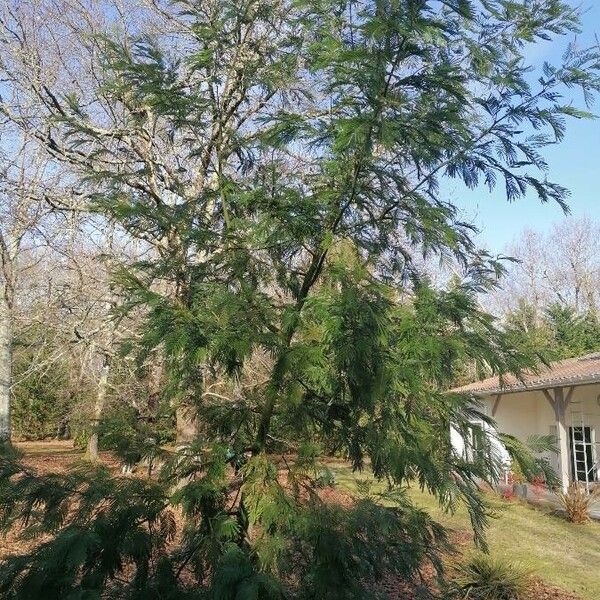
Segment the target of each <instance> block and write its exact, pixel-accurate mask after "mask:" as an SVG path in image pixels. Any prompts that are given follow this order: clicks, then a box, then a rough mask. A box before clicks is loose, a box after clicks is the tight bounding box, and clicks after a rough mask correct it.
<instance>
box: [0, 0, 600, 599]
mask: <svg viewBox="0 0 600 600" xmlns="http://www.w3.org/2000/svg"><path fill="white" fill-rule="evenodd" d="M155 6H157V7H158V8H157V10H158V11H159V14H160V15H161V16H162V17H164V19H165V22H167V23H168V24H169V27H168V28H165V29H160V28H158V29H153V31H152V32H144V31H141V32H139V31H138V32H137V33H136V35H134V36H132V35H130V34H129V32H127V31H124V32H123V31H122V30H121V31H120V30H119V29H118V28H117V27H115V28H113V29H115V30H116V33H109V31H110V29H109V28H108V27H106V29H105V33H104V35H101V36H95V37H94V38H93V42H90V46H93V48H94V52H93V53H90V55H92V56H96V55H98V56H99V58H98V59H97V60H96V62H95V63H94V70H93V73H94V75H95V78H96V81H95V82H92V85H91V87H90V88H89V89H86V90H83V91H82V90H80V89H79V88H78V87H75V88H72V89H71V88H70V87H69V85H68V82H67V83H66V84H65V85H64V86H62V87H61V88H56V87H54V86H53V85H51V84H48V85H47V84H46V83H44V82H40V71H39V69H38V68H37V65H36V70H35V76H32V75H31V73H29V71H30V65H29V64H28V63H27V61H24V60H23V59H22V58H19V57H22V56H27V55H28V54H27V53H26V52H25V53H24V52H23V47H25V48H27V44H28V38H27V36H26V35H22V33H21V32H22V31H28V27H27V26H26V25H24V26H18V23H19V19H18V18H16V17H14V16H11V18H12V19H15V18H16V21H17V24H16V25H14V24H10V23H9V24H8V25H7V26H6V31H7V33H8V34H7V36H6V47H5V49H4V52H6V56H4V58H3V61H4V65H5V79H6V80H7V82H8V83H7V85H9V84H10V85H12V86H14V89H16V90H17V92H16V93H15V94H14V96H13V97H12V98H13V99H12V100H11V102H5V103H4V105H3V111H4V113H5V115H7V117H8V118H10V119H12V120H13V121H14V122H15V123H17V124H21V125H22V126H24V123H23V120H24V118H25V117H24V112H23V110H22V109H21V105H25V106H30V105H31V103H32V102H33V103H37V104H38V105H39V106H40V112H39V113H36V118H37V119H39V125H37V124H36V123H33V124H32V123H30V122H28V123H27V125H28V126H32V125H33V127H38V128H37V129H36V131H37V138H38V139H39V140H40V143H41V144H43V145H45V146H46V147H47V148H48V151H49V152H50V153H52V155H53V156H54V157H56V159H57V160H60V161H63V162H64V164H67V165H69V166H70V168H72V169H73V173H74V174H76V175H77V176H78V177H79V184H78V186H77V193H78V195H79V197H80V198H82V199H83V200H84V202H85V203H86V204H87V205H89V206H91V207H93V209H94V210H95V211H98V212H99V213H101V214H102V215H105V216H106V217H107V218H108V219H110V220H113V221H115V222H117V223H118V224H120V226H121V227H122V228H123V230H124V231H125V232H126V233H127V235H129V236H131V237H132V238H135V239H137V240H139V243H140V244H142V243H143V244H147V246H148V248H150V249H151V251H150V252H149V254H148V255H147V256H146V257H144V258H142V259H141V260H136V261H130V262H129V263H128V264H125V265H123V268H122V269H119V271H118V273H117V274H116V275H117V281H118V283H119V285H120V286H122V288H123V289H124V290H127V292H128V294H129V297H130V298H131V302H130V305H131V307H134V306H142V307H143V309H144V311H145V312H146V315H147V318H146V320H145V323H144V326H143V328H142V329H141V331H140V338H139V339H135V340H134V344H133V345H134V349H135V351H136V352H137V354H138V357H139V360H141V361H143V360H144V359H145V357H146V356H147V355H148V353H150V352H156V351H159V352H161V353H162V354H163V356H164V357H165V369H166V372H167V375H168V377H169V381H170V385H169V391H170V393H171V395H172V397H174V398H176V399H178V400H183V401H184V402H185V403H186V404H188V405H193V406H195V407H196V410H197V420H198V421H199V422H200V424H201V427H200V428H199V429H198V435H197V436H196V438H195V439H194V440H192V442H191V443H190V444H188V445H186V446H184V447H183V448H181V449H180V451H179V452H177V453H176V455H175V456H173V457H172V459H171V460H167V462H166V465H165V467H164V468H163V470H162V471H161V477H160V478H159V479H158V480H157V481H142V480H137V479H136V480H126V481H122V480H119V479H118V478H113V477H110V476H109V474H108V473H107V472H106V471H103V470H102V469H101V468H98V469H96V470H94V471H91V472H85V471H75V472H73V473H70V474H67V475H65V476H64V477H60V476H52V477H47V478H44V477H37V476H35V475H34V474H31V473H29V472H27V471H26V470H23V468H22V467H20V466H19V465H18V462H15V461H14V460H13V459H11V458H7V459H6V460H5V461H4V463H3V471H2V472H1V473H0V475H1V476H2V477H3V478H4V480H5V481H6V480H10V481H11V482H12V485H2V486H0V490H2V495H1V497H0V503H1V505H2V508H3V511H4V515H3V516H4V518H3V519H2V523H3V524H5V527H8V526H9V525H10V524H11V523H13V522H14V521H15V520H16V519H19V518H24V517H25V515H27V516H28V521H27V523H28V527H29V528H34V529H35V528H37V529H36V531H40V530H41V531H47V530H51V531H52V532H53V533H54V536H53V538H52V539H51V540H50V541H48V542H44V543H42V544H41V545H40V547H39V548H38V549H37V550H36V551H34V552H32V553H30V554H25V555H23V556H18V557H15V558H12V559H8V560H7V561H5V563H4V565H3V569H2V572H1V573H0V589H2V590H6V591H7V593H10V594H12V597H14V598H25V597H27V598H38V597H39V598H41V597H44V598H59V597H60V598H63V597H68V595H69V594H74V593H77V594H79V595H81V594H82V593H84V594H85V593H89V594H92V595H96V596H102V595H104V596H105V597H112V598H118V597H122V598H142V597H152V596H159V597H161V596H163V597H170V598H184V597H190V598H206V597H208V598H223V599H225V598H227V599H229V598H231V599H233V598H332V599H337V598H339V599H345V598H364V597H367V596H369V597H370V596H371V595H372V591H371V588H367V587H366V586H370V585H371V583H372V581H373V579H374V578H376V577H378V576H381V575H382V574H383V573H384V572H391V573H397V574H399V575H402V576H403V577H406V578H410V577H413V576H414V575H415V574H416V573H417V571H418V569H419V565H420V564H421V562H422V560H423V559H425V558H429V559H430V560H432V561H434V564H435V565H436V566H437V567H438V568H440V569H441V563H440V561H439V552H440V550H441V548H443V546H444V545H445V543H446V535H445V532H444V530H443V528H442V527H440V526H439V525H438V524H436V523H434V522H433V521H432V520H431V519H430V517H429V516H428V515H427V514H425V513H423V512H422V511H420V510H418V509H417V508H416V507H414V506H412V505H411V503H410V502H409V500H408V499H407V497H406V495H405V494H404V492H403V487H404V486H405V485H407V484H408V483H409V482H411V481H416V482H418V484H419V485H420V486H421V487H423V488H425V489H427V490H429V491H430V492H431V493H433V494H434V495H435V496H436V497H437V498H438V499H439V501H440V504H441V505H442V506H443V507H444V508H446V509H448V510H451V509H453V508H454V507H455V506H456V504H457V503H458V502H464V503H466V505H467V508H468V509H469V512H470V515H471V519H472V523H473V527H474V530H475V532H476V534H477V535H478V539H479V540H481V537H480V536H481V534H482V529H483V527H484V525H485V522H486V511H485V504H484V501H483V498H482V496H481V494H480V492H479V488H478V483H477V481H478V479H480V478H482V479H484V480H488V481H493V480H494V479H495V477H497V474H498V471H497V469H498V465H497V464H496V463H495V461H494V460H493V457H491V456H489V455H488V453H483V455H485V457H487V458H485V460H478V461H475V462H473V463H469V462H466V461H465V460H464V458H463V457H461V456H457V455H456V454H455V453H454V452H453V450H452V448H451V445H450V441H449V433H448V432H449V429H450V425H451V424H452V425H454V426H455V427H457V428H458V429H459V430H461V431H467V430H468V429H469V428H470V424H469V423H470V419H471V418H472V417H473V416H474V415H476V414H478V412H477V411H476V410H474V409H472V408H471V406H470V404H469V399H468V398H464V397H460V396H457V395H453V394H448V393H445V389H446V388H447V387H448V385H449V384H450V382H451V381H452V380H453V378H454V375H455V373H456V369H457V367H458V366H459V365H460V364H462V363H464V362H465V361H472V362H473V363H474V364H475V365H476V366H477V368H478V370H479V372H481V373H490V372H491V373H498V372H507V371H511V372H519V371H520V370H521V369H522V368H525V367H528V366H532V365H533V361H532V359H531V358H530V357H529V356H528V355H526V354H524V353H520V352H518V351H515V349H514V348H513V347H512V346H511V344H510V340H509V338H508V336H507V335H506V334H505V333H504V332H502V331H500V330H499V329H498V328H497V327H496V325H495V323H494V320H493V319H492V318H491V317H490V316H489V315H487V314H485V313H483V312H482V311H481V310H479V309H478V307H477V303H476V301H475V297H474V295H475V292H477V291H481V290H484V289H487V288H489V287H490V285H492V281H493V280H494V278H495V277H496V276H497V274H498V273H499V272H500V271H501V270H502V267H501V265H499V264H498V263H497V262H495V261H494V260H492V259H491V258H490V257H488V256H486V255H485V254H482V253H480V252H477V250H476V248H475V246H474V244H473V242H472V240H471V229H470V227H469V226H468V225H466V224H464V223H461V222H460V221H459V220H458V216H457V210H456V208H455V207H454V206H453V205H452V204H450V203H448V202H447V201H445V199H444V197H443V196H442V195H441V193H440V191H439V182H440V180H441V179H443V178H444V177H454V178H459V179H461V180H462V181H463V182H464V183H465V184H466V185H468V186H471V187H475V186H477V185H478V184H479V183H485V184H487V185H489V186H491V187H493V186H494V185H495V184H496V181H497V180H499V181H501V182H502V184H503V185H504V186H505V188H506V195H507V198H508V200H514V199H516V198H519V197H521V196H523V195H524V194H525V193H526V191H527V190H529V189H532V190H533V191H534V192H535V193H537V194H538V196H539V198H540V200H541V201H543V202H547V201H556V202H559V203H561V204H564V203H565V200H566V195H567V194H566V190H564V189H563V188H561V187H560V186H559V185H557V184H554V183H552V182H550V181H549V180H548V179H547V177H546V174H545V173H544V170H545V163H544V161H543V159H542V157H541V156H540V154H539V152H540V148H543V147H544V146H545V145H547V144H549V143H553V142H555V141H559V140H560V138H561V137H562V134H563V128H564V123H563V118H564V117H566V116H576V117H583V116H586V114H587V113H585V112H584V111H578V110H577V109H575V108H573V106H572V105H571V103H570V102H568V101H566V100H564V101H563V100H562V99H561V95H560V93H561V89H562V88H563V87H564V86H568V87H573V86H580V87H581V88H582V89H583V91H584V93H585V94H586V96H591V95H593V93H594V92H595V91H596V90H597V89H598V86H599V81H598V79H597V67H598V56H597V54H596V53H595V51H587V50H584V51H577V50H576V49H575V48H573V47H571V48H570V49H569V52H568V53H567V55H566V58H565V64H564V65H561V66H560V67H558V68H554V67H551V66H549V65H544V68H543V72H542V73H541V75H540V78H539V80H538V82H537V83H536V84H535V86H534V84H530V83H529V82H528V81H526V79H525V76H526V72H527V67H526V65H525V63H524V61H523V55H522V52H523V47H524V45H526V44H527V43H531V42H534V41H536V40H539V39H545V38H547V37H548V36H552V35H560V34H564V33H567V32H569V31H572V30H574V29H575V28H576V23H577V12H576V11H574V10H573V9H571V8H569V7H568V6H566V5H564V4H563V3H561V2H557V1H554V0H552V1H550V0H548V1H544V0H539V1H529V0H527V1H524V2H504V1H502V0H498V1H491V2H485V3H469V2H465V1H462V2H457V3H438V2H426V1H419V2H415V1H414V0H406V1H400V2H397V3H385V2H375V3H370V2H364V3H362V2H360V3H355V2H352V3H341V4H340V3H338V2H329V1H327V0H325V1H324V2H320V3H314V2H294V3H287V2H260V3H256V2H253V1H247V2H242V3H240V2H235V3H230V2H227V1H226V2H223V1H219V2H212V1H210V0H209V1H208V2H202V3H196V2H192V1H185V2H180V3H178V5H177V7H176V8H172V7H171V8H166V7H162V5H158V4H156V5H155ZM107 14H108V15H109V16H110V11H108V12H107ZM9 21H10V19H9ZM119 31H120V33H119ZM15 38H16V42H15ZM83 38H85V36H82V39H83ZM14 44H17V45H18V46H20V47H21V50H20V54H19V53H14V54H10V55H9V52H10V48H11V46H12V45H14ZM90 46H88V47H90ZM19 61H20V62H19ZM23 72H25V73H29V75H28V76H22V73H23ZM50 83H51V82H50ZM531 128H533V129H536V130H541V131H542V132H545V133H541V132H538V133H536V134H535V135H530V129H531ZM540 171H541V173H540ZM419 254H426V255H427V254H436V255H442V256H443V255H451V256H453V257H454V258H455V259H456V260H457V261H459V263H460V264H461V265H462V268H463V275H464V279H463V281H461V282H456V283H454V284H453V285H452V286H450V287H449V288H448V289H447V290H435V289H432V286H430V285H429V284H428V282H427V279H426V278H423V277H421V276H420V273H419V271H418V269H417V268H416V266H415V261H413V255H419ZM257 357H267V358H265V360H263V361H262V363H261V372H263V373H264V374H265V377H264V378H256V381H254V382H253V383H254V385H247V384H246V385H240V383H239V382H240V381H243V382H247V380H248V371H249V370H250V369H251V368H255V367H256V362H255V361H256V358H257ZM255 371H256V369H255ZM216 381H218V382H219V383H218V386H217V385H215V382H216ZM215 390H218V391H215ZM231 391H236V392H237V395H236V396H234V394H232V393H229V392H231ZM222 392H223V393H222ZM481 418H483V419H485V417H484V416H482V415H481ZM467 437H468V436H465V438H467ZM324 450H326V451H328V452H330V453H331V452H335V453H338V454H340V455H342V456H343V457H344V458H347V459H348V460H349V461H350V462H351V464H352V465H353V467H354V468H355V469H359V470H360V469H369V470H370V471H371V472H372V474H373V476H374V478H375V479H377V480H380V481H383V482H386V483H387V484H388V489H387V490H386V491H385V492H383V493H382V494H371V495H367V496H366V497H365V498H363V499H359V500H357V501H356V502H355V503H354V504H353V505H352V506H351V507H349V508H343V507H340V506H335V505H331V504H329V503H327V502H324V501H323V500H322V499H321V496H320V494H319V490H318V480H319V473H320V470H321V469H322V466H321V465H320V459H321V457H322V456H323V451H324ZM19 474H20V476H18V475H19ZM530 475H531V473H530ZM33 507H35V510H33ZM173 510H180V511H181V513H182V514H183V518H184V521H185V527H184V528H183V531H182V535H181V536H179V537H177V538H175V533H176V525H175V523H174V518H173V512H172V511H173ZM184 573H185V575H186V577H182V574H184ZM190 581H191V582H192V583H191V584H188V583H187V582H190Z"/></svg>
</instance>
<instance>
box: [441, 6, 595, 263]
mask: <svg viewBox="0 0 600 600" xmlns="http://www.w3.org/2000/svg"><path fill="white" fill-rule="evenodd" d="M573 5H575V3H574V2H573ZM577 5H581V6H582V8H583V10H584V11H585V14H584V17H583V20H582V32H581V34H579V35H578V36H577V38H576V42H577V43H578V45H581V46H582V47H587V46H589V45H592V44H594V43H595V36H596V34H597V35H598V38H599V39H600V0H583V2H582V3H579V2H577ZM574 39H575V36H569V37H568V38H567V37H564V38H562V39H560V40H559V41H558V42H549V43H543V44H536V46H535V47H532V48H530V49H529V51H528V54H527V59H528V60H529V61H531V62H532V63H534V64H536V65H541V64H542V62H543V61H548V62H550V63H551V64H558V63H559V62H560V59H561V56H562V54H563V52H564V50H565V47H566V45H567V44H568V42H569V41H573V40H574ZM565 97H568V96H565ZM572 98H573V101H574V103H575V104H577V105H578V106H583V101H582V98H581V94H580V93H579V92H577V91H575V90H573V94H572ZM591 110H592V112H594V113H596V114H598V115H599V118H598V119H596V120H577V119H569V120H568V121H567V133H566V136H565V138H564V140H563V141H562V143H561V144H560V145H556V146H550V147H548V148H545V149H543V151H542V153H543V155H544V156H545V158H546V159H547V162H548V164H549V168H550V170H549V173H548V179H550V180H551V181H555V182H557V183H559V184H561V185H563V186H565V187H566V188H568V189H569V190H570V191H571V194H572V195H571V198H570V200H569V206H570V209H571V216H570V217H565V215H564V213H563V211H562V209H561V208H560V207H559V206H558V205H556V204H542V203H540V201H539V200H538V199H537V197H535V196H534V195H531V196H529V197H527V198H523V199H521V200H517V201H516V202H513V203H510V204H509V203H508V202H507V201H506V199H505V197H504V196H503V189H502V187H503V186H499V188H498V189H497V190H495V191H493V192H492V193H490V192H489V191H488V190H487V188H485V187H480V188H478V189H476V190H473V191H471V190H465V189H464V187H463V186H461V185H460V184H457V183H454V182H451V183H450V184H449V185H448V191H449V193H450V197H451V199H452V201H453V202H454V203H455V204H456V205H458V206H459V207H460V208H461V211H462V214H463V216H464V218H466V219H467V220H469V221H471V222H473V223H474V224H475V225H476V226H477V227H478V228H479V229H480V234H479V241H480V244H481V245H483V246H485V247H487V248H488V249H490V250H491V251H493V252H502V251H503V250H504V249H506V247H507V245H510V243H511V242H512V241H514V240H515V238H516V237H518V235H519V234H520V233H521V232H522V231H523V230H525V229H533V230H536V231H546V230H549V229H551V228H552V227H553V226H554V225H555V224H556V223H559V222H560V221H561V220H564V219H565V218H573V217H577V216H584V215H585V216H589V217H592V218H594V219H597V220H598V221H600V97H599V98H598V99H597V101H596V103H595V104H594V106H593V107H592V109H591Z"/></svg>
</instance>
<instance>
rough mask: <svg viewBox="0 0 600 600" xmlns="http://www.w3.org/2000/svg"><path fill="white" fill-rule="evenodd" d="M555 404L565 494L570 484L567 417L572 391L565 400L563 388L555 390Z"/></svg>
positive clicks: (560, 466)
mask: <svg viewBox="0 0 600 600" xmlns="http://www.w3.org/2000/svg"><path fill="white" fill-rule="evenodd" d="M553 391H554V402H555V404H556V408H555V409H554V412H555V414H556V432H557V434H558V451H559V453H558V457H559V459H560V463H559V472H558V476H559V478H560V483H561V487H562V490H563V492H566V491H567V489H568V487H569V483H570V481H569V480H570V478H569V463H570V460H569V441H568V435H569V430H568V429H567V424H566V419H565V415H566V412H567V404H568V400H567V399H570V397H571V394H572V391H571V392H570V393H569V394H568V395H567V398H565V393H564V389H563V388H561V387H556V388H554V390H553Z"/></svg>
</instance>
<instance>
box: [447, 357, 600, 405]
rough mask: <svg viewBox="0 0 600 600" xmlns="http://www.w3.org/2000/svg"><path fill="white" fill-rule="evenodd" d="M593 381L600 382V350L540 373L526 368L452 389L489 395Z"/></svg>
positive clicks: (544, 369)
mask: <svg viewBox="0 0 600 600" xmlns="http://www.w3.org/2000/svg"><path fill="white" fill-rule="evenodd" d="M591 383H600V352H596V353H594V354H587V355H585V356H578V357H577V358H568V359H566V360H559V361H557V362H553V363H550V366H548V367H547V366H542V367H540V368H539V369H538V370H537V371H536V372H533V371H525V372H523V373H521V375H520V376H519V377H516V376H515V375H503V376H502V377H499V376H497V375H496V376H495V377H488V378H487V379H484V380H482V381H476V382H475V383H470V384H468V385H464V386H462V387H459V388H456V389H454V390H452V391H453V392H460V393H471V394H475V395H477V396H487V395H488V394H500V393H502V394H509V393H514V392H524V391H528V390H543V389H548V388H552V387H562V386H570V385H585V384H591Z"/></svg>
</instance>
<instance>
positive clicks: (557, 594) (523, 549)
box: [0, 442, 600, 600]
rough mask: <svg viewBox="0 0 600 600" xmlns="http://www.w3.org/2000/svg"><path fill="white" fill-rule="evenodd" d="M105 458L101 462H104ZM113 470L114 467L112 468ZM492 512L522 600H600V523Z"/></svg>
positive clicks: (50, 452) (461, 541)
mask: <svg viewBox="0 0 600 600" xmlns="http://www.w3.org/2000/svg"><path fill="white" fill-rule="evenodd" d="M17 446H19V447H20V449H21V450H23V451H24V453H25V457H26V460H27V462H28V463H29V464H30V465H31V466H33V467H35V468H39V469H40V470H44V471H46V472H48V471H54V472H57V471H62V470H64V469H65V468H67V467H68V465H69V464H70V463H71V462H72V461H73V459H76V458H79V457H81V453H80V452H79V451H77V450H74V449H73V447H72V445H71V444H70V443H69V442H49V443H48V442H27V443H23V444H17ZM108 459H109V457H108V456H107V455H105V456H103V460H105V461H106V460H108ZM115 466H116V465H115ZM331 467H332V469H333V470H334V471H335V474H336V480H337V483H338V489H339V490H340V491H343V490H347V491H350V492H352V491H355V490H356V482H357V480H358V479H359V478H360V476H357V475H356V474H354V473H352V471H351V470H350V468H349V467H348V466H347V465H345V464H344V463H342V462H337V461H336V462H332V463H331ZM410 495H411V497H412V498H413V500H414V501H415V503H417V504H418V505H420V506H422V507H424V508H426V509H427V510H428V511H429V512H430V513H431V514H432V516H433V517H434V518H435V519H437V520H438V521H440V522H441V523H443V524H444V525H446V526H447V527H449V528H451V529H452V530H453V532H454V533H453V540H455V541H456V542H457V544H458V546H459V547H460V550H461V552H463V553H468V552H470V551H471V549H472V542H471V535H470V533H469V520H468V516H467V514H466V511H464V510H460V509H459V510H458V511H457V512H456V513H455V514H454V515H448V514H445V513H443V512H442V511H440V510H439V508H438V506H437V505H436V502H435V500H434V499H433V498H432V497H431V496H430V495H428V494H426V493H423V492H421V491H419V490H418V489H414V488H413V489H411V490H410ZM490 501H491V502H492V504H493V507H494V510H495V514H496V516H495V518H494V519H492V521H491V523H490V527H489V531H488V541H489V545H490V551H491V553H492V554H495V555H499V556H503V557H507V558H509V559H510V560H511V561H518V562H519V563H521V564H523V565H524V566H525V567H527V568H528V569H529V570H531V572H532V573H533V575H534V577H535V584H534V589H533V590H532V592H531V595H530V598H528V599H527V600H550V599H552V600H597V599H598V598H600V575H599V574H598V565H599V564H600V523H597V522H591V523H587V524H584V525H575V524H572V523H568V522H567V521H565V520H564V519H563V518H562V517H561V516H559V515H556V514H553V513H551V512H549V511H548V510H544V509H539V508H535V507H533V506H531V505H528V504H525V503H522V502H518V501H510V502H508V501H505V500H501V499H500V498H498V497H495V496H490ZM16 544H17V542H16V539H15V538H14V537H13V536H9V537H8V538H7V539H5V540H0V556H1V554H2V553H3V552H9V551H12V552H14V551H15V550H16V549H17V548H16V547H15V546H16ZM386 587H388V589H389V591H390V596H391V598H392V599H394V600H395V599H398V600H399V599H407V598H410V595H409V594H408V593H406V592H405V590H404V589H403V588H402V589H401V588H400V584H398V585H397V584H395V583H394V582H388V586H386Z"/></svg>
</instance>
